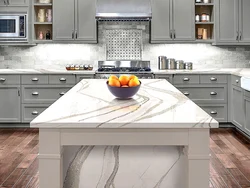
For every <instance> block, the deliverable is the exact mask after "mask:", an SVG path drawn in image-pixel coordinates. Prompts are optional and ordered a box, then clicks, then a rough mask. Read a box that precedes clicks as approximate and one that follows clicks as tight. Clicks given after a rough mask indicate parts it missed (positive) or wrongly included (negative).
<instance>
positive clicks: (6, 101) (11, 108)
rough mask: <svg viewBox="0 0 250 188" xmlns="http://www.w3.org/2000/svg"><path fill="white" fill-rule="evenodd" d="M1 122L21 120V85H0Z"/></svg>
mask: <svg viewBox="0 0 250 188" xmlns="http://www.w3.org/2000/svg"><path fill="white" fill-rule="evenodd" d="M0 106H1V108H0V122H1V123H14V122H20V121H21V112H20V111H21V104H20V87H19V86H17V85H8V86H1V87H0Z"/></svg>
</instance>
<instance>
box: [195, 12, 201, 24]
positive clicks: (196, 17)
mask: <svg viewBox="0 0 250 188" xmlns="http://www.w3.org/2000/svg"><path fill="white" fill-rule="evenodd" d="M195 21H196V22H200V15H199V14H196V15H195Z"/></svg>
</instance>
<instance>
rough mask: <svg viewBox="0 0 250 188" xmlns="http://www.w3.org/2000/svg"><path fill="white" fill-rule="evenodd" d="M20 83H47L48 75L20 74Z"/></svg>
mask: <svg viewBox="0 0 250 188" xmlns="http://www.w3.org/2000/svg"><path fill="white" fill-rule="evenodd" d="M21 78H22V79H21V80H22V84H49V76H48V75H22V76H21Z"/></svg>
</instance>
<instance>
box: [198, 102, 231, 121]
mask: <svg viewBox="0 0 250 188" xmlns="http://www.w3.org/2000/svg"><path fill="white" fill-rule="evenodd" d="M199 106H200V107H201V108H202V109H203V110H204V111H205V112H207V113H208V114H209V115H210V116H211V117H213V118H214V119H216V120H217V121H219V122H228V120H227V105H220V104H212V105H206V104H199Z"/></svg>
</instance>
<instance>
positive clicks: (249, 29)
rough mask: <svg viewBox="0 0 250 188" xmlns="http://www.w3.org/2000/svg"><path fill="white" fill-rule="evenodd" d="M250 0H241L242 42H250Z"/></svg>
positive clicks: (240, 30)
mask: <svg viewBox="0 0 250 188" xmlns="http://www.w3.org/2000/svg"><path fill="white" fill-rule="evenodd" d="M249 10H250V0H240V7H239V16H240V18H239V21H240V25H239V26H240V27H239V32H240V38H239V39H240V42H248V43H249V42H250V19H249V18H250V11H249Z"/></svg>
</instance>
